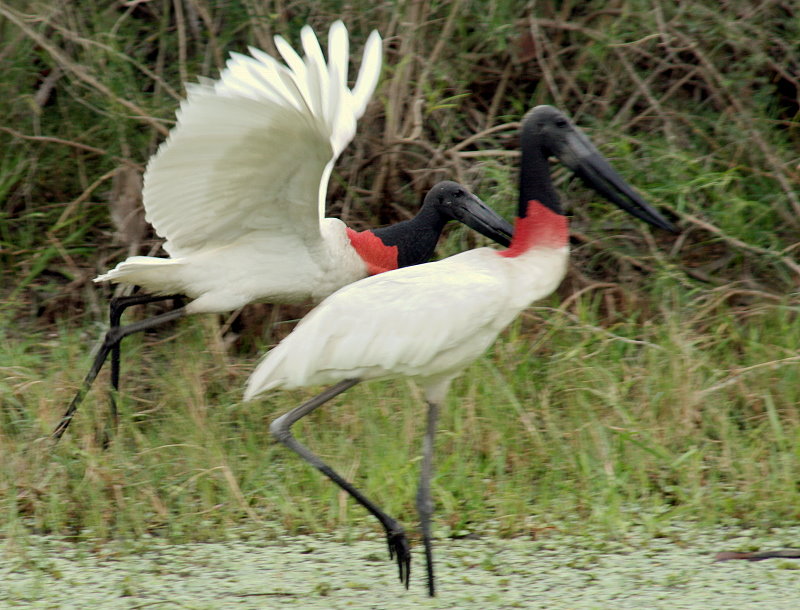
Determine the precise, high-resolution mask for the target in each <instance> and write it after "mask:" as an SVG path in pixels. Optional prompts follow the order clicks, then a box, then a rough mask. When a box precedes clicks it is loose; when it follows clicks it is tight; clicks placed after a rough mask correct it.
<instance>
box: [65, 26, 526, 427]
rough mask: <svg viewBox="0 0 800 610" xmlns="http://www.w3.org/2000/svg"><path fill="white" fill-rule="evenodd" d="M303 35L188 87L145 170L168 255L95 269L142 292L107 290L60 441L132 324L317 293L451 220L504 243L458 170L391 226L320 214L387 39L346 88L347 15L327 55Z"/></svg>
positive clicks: (151, 217)
mask: <svg viewBox="0 0 800 610" xmlns="http://www.w3.org/2000/svg"><path fill="white" fill-rule="evenodd" d="M301 40H302V45H303V50H304V52H305V57H304V58H301V57H300V56H299V55H298V54H297V53H296V52H295V51H294V50H293V49H292V47H291V46H290V45H289V43H287V42H286V41H285V40H284V39H283V38H281V37H280V36H276V37H275V46H276V47H277V49H278V51H279V52H280V54H281V55H282V57H283V59H284V61H285V62H286V64H285V65H284V64H282V63H280V62H278V61H277V60H275V59H273V58H272V57H270V56H269V55H267V54H266V53H264V52H262V51H259V50H257V49H253V48H251V49H250V52H251V54H252V57H248V56H244V55H239V54H236V53H233V54H231V59H230V60H229V61H228V63H227V66H226V68H225V70H224V71H223V72H222V74H221V75H220V78H219V80H218V81H216V82H214V81H204V82H201V83H199V84H195V85H188V86H187V90H188V97H187V99H186V100H185V101H183V102H182V103H181V107H180V109H179V110H178V113H177V125H176V126H175V127H174V128H173V129H172V131H171V132H170V134H169V137H168V138H167V140H166V141H165V142H164V143H163V144H162V145H161V147H160V148H159V150H158V152H157V153H156V154H155V156H154V157H153V158H152V159H151V160H150V162H149V163H148V166H147V171H146V172H145V176H144V191H143V199H144V206H145V210H146V219H147V220H148V222H150V223H151V224H152V225H153V227H154V228H155V230H156V232H157V233H158V234H159V235H160V236H162V237H164V238H166V241H165V242H164V250H166V251H167V253H168V254H169V258H156V257H150V256H133V257H130V258H128V259H127V260H125V261H123V262H121V263H120V264H118V265H117V266H116V267H115V268H114V269H112V270H111V271H109V272H108V273H105V274H103V275H101V276H99V277H98V278H96V279H95V282H106V281H111V282H118V283H122V284H128V285H133V286H141V287H142V288H144V290H145V292H146V293H147V294H137V295H134V296H132V297H126V298H123V299H117V300H115V301H112V303H111V315H110V326H111V328H110V330H109V331H108V333H107V334H106V335H105V337H104V340H103V342H102V344H101V346H100V349H99V351H98V353H97V354H96V357H95V360H94V362H93V365H92V368H91V369H90V371H89V373H88V374H87V376H86V378H85V379H84V382H83V384H82V386H81V388H80V389H79V390H78V392H77V394H76V395H75V398H74V399H73V401H72V403H71V404H70V406H69V408H68V409H67V411H66V413H65V414H64V416H63V418H62V420H61V422H60V423H59V424H58V426H57V427H56V429H55V431H54V432H53V436H54V437H55V438H56V439H58V438H60V437H61V436H62V435H63V434H64V431H65V430H66V429H67V426H68V425H69V423H70V421H71V419H72V417H73V416H74V413H75V410H76V409H77V407H78V405H79V403H80V401H81V400H82V398H83V396H84V395H85V393H86V392H87V391H88V389H89V387H91V384H92V382H93V381H94V379H95V377H96V376H97V374H98V373H99V371H100V368H101V367H102V365H103V363H104V361H105V360H106V358H107V357H108V355H109V353H110V354H111V366H112V371H111V383H112V386H113V387H114V389H118V388H119V344H120V341H121V340H122V339H123V338H124V337H126V336H128V335H130V334H132V333H135V332H139V331H142V330H145V329H149V328H153V327H155V326H158V325H160V324H163V323H165V322H168V321H171V320H175V319H177V318H180V317H182V316H185V315H188V314H195V313H212V312H225V311H231V310H234V309H238V308H239V307H242V306H244V305H246V304H248V303H253V302H259V301H260V302H271V303H295V302H303V301H308V300H312V301H319V300H321V299H322V298H324V297H326V296H327V295H329V294H331V293H332V292H334V291H335V290H337V289H338V288H341V287H342V286H345V285H347V284H349V283H351V282H354V281H356V280H359V279H361V278H364V277H367V275H373V274H375V273H380V272H382V271H386V270H388V269H395V268H397V267H403V266H407V265H416V264H419V263H422V262H425V261H427V260H429V259H430V257H431V256H432V255H433V251H434V248H435V247H436V242H437V240H438V238H439V236H440V235H441V232H442V229H443V228H444V225H445V224H446V223H447V222H448V221H449V220H459V221H461V222H463V223H465V224H467V225H468V226H470V227H472V228H473V229H475V230H477V231H479V232H480V233H482V234H484V235H486V236H487V237H490V238H492V239H494V240H496V241H498V242H499V243H501V244H503V245H508V243H509V240H510V237H511V233H512V231H513V228H512V226H511V225H510V224H509V223H508V222H507V221H505V220H504V219H502V218H501V217H500V216H498V215H497V214H496V213H495V212H493V211H492V210H490V209H489V208H488V207H486V206H485V205H484V204H483V203H482V202H481V201H480V200H479V199H478V198H477V197H475V196H474V195H472V194H471V193H470V192H469V191H467V190H466V189H464V188H463V187H461V186H460V185H458V184H456V183H454V182H443V183H440V184H438V185H436V186H435V187H434V188H433V189H431V191H430V192H429V193H428V194H427V196H426V197H425V200H424V202H423V205H422V208H421V210H420V212H419V214H418V215H417V216H416V217H415V218H413V219H411V220H408V221H404V222H401V223H398V224H396V225H393V226H389V227H384V228H381V229H374V230H371V231H362V232H360V233H359V232H356V231H353V230H352V229H349V228H348V227H346V226H345V224H344V223H343V222H342V221H341V220H338V219H335V218H325V217H324V212H325V195H326V193H327V189H328V179H329V176H330V173H331V170H332V168H333V164H334V162H335V161H336V159H337V158H338V156H339V155H340V154H341V152H342V150H343V149H344V148H345V147H346V146H347V144H348V143H349V142H350V140H351V139H352V138H353V135H354V134H355V130H356V121H357V119H358V118H360V117H361V115H362V114H363V113H364V110H365V108H366V106H367V102H369V99H370V97H371V96H372V93H373V91H374V89H375V86H376V84H377V82H378V76H379V74H380V68H381V38H380V36H379V35H378V33H377V32H375V31H373V32H372V34H370V36H369V38H368V40H367V43H366V46H365V48H364V56H363V59H362V62H361V68H360V70H359V74H358V78H357V79H356V83H355V86H354V87H353V89H352V90H351V89H349V88H348V86H347V71H348V61H349V46H348V38H347V30H346V29H345V26H344V25H343V24H342V22H341V21H337V22H335V23H334V24H333V25H332V26H331V28H330V32H329V34H328V63H327V64H326V63H325V58H324V57H323V54H322V50H321V49H320V46H319V42H318V41H317V38H316V36H315V35H314V32H313V31H312V29H311V28H310V27H309V26H306V27H304V28H303V29H302V31H301ZM175 295H185V296H187V297H189V298H190V299H192V300H191V301H190V302H189V303H188V304H187V305H186V306H185V307H178V308H176V309H173V310H171V311H168V312H166V313H164V314H161V315H159V316H156V317H153V318H150V319H146V320H143V321H140V322H136V323H134V324H130V325H128V326H124V327H120V325H119V323H120V317H121V315H122V311H123V310H124V309H125V308H126V307H129V306H131V305H137V304H142V303H147V302H152V301H156V300H163V299H166V298H174V297H175ZM113 409H114V404H113V395H112V410H113Z"/></svg>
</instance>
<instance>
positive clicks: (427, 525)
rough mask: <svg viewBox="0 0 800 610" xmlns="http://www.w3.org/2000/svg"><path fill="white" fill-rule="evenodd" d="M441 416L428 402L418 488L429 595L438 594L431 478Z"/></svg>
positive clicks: (436, 408) (437, 407)
mask: <svg viewBox="0 0 800 610" xmlns="http://www.w3.org/2000/svg"><path fill="white" fill-rule="evenodd" d="M438 418H439V405H437V404H436V403H433V402H428V425H427V427H426V429H425V437H424V438H423V439H422V466H421V468H420V473H419V488H418V489H417V512H418V513H419V521H420V527H421V529H422V540H423V542H424V543H425V564H426V566H427V568H428V595H430V596H431V597H433V596H435V595H436V587H435V585H434V580H433V549H432V547H431V515H433V499H432V498H431V478H432V477H433V442H434V437H435V436H436V421H437V419H438Z"/></svg>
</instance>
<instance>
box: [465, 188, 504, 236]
mask: <svg viewBox="0 0 800 610" xmlns="http://www.w3.org/2000/svg"><path fill="white" fill-rule="evenodd" d="M452 214H453V218H454V219H455V220H458V221H460V222H463V223H464V224H465V225H467V226H468V227H469V228H471V229H474V230H476V231H477V232H478V233H480V234H481V235H485V236H486V237H488V238H489V239H492V240H494V241H496V242H497V243H498V244H500V245H501V246H506V247H508V245H509V244H511V238H512V237H513V236H514V227H513V226H512V225H511V223H510V222H508V221H507V220H506V219H505V218H503V217H502V216H500V215H498V214H497V212H495V211H494V210H493V209H492V208H490V207H489V206H488V205H486V204H485V203H483V201H481V200H480V199H479V198H478V197H477V196H475V195H473V194H472V193H470V192H469V191H466V189H465V190H464V194H463V195H460V196H459V197H457V198H456V199H455V201H454V202H453V206H452Z"/></svg>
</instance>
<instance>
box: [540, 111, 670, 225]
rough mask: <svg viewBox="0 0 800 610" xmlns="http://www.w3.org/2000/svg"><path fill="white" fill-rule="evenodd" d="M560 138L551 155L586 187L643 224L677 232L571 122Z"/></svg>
mask: <svg viewBox="0 0 800 610" xmlns="http://www.w3.org/2000/svg"><path fill="white" fill-rule="evenodd" d="M570 127H572V129H570V130H569V131H568V133H566V134H565V136H564V138H563V139H561V140H560V142H558V143H557V144H556V145H555V146H553V147H552V148H553V150H552V152H553V154H554V155H555V156H557V157H558V158H559V159H560V160H561V161H562V162H563V163H564V164H565V165H566V166H567V167H569V168H570V169H571V170H572V171H573V172H575V174H576V175H577V176H578V177H579V178H580V179H581V180H583V182H584V183H585V184H586V186H588V187H589V188H592V189H594V190H595V191H597V192H598V193H599V194H600V195H602V196H603V197H605V198H606V199H608V200H609V201H611V202H612V203H614V204H616V205H617V206H619V207H620V208H622V209H623V210H625V211H626V212H628V214H631V215H632V216H636V218H641V219H642V220H644V221H645V222H647V223H650V224H651V225H653V226H655V227H658V228H660V229H664V230H665V231H670V232H671V233H678V229H677V228H676V227H675V225H673V224H672V223H671V222H670V221H668V220H667V219H666V218H664V217H663V216H662V215H661V214H659V213H658V212H657V211H656V210H655V209H654V208H653V207H652V206H651V205H650V204H649V203H647V202H646V201H645V200H644V199H643V198H642V196H641V195H639V194H638V193H637V192H636V191H634V190H633V188H631V186H630V185H629V184H628V183H627V182H625V180H623V179H622V177H621V176H620V175H619V174H618V173H617V172H616V171H615V170H614V168H613V167H611V165H610V164H609V162H608V161H607V160H606V158H605V157H603V155H602V154H600V151H599V150H597V148H595V146H594V144H592V142H591V141H590V140H589V138H587V137H586V135H584V134H583V132H581V131H580V129H578V128H577V127H575V126H574V125H570Z"/></svg>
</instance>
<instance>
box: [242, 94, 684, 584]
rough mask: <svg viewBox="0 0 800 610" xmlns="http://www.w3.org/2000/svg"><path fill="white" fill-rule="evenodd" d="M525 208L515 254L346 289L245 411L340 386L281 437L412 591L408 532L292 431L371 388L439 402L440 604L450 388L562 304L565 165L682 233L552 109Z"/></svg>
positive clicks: (541, 129)
mask: <svg viewBox="0 0 800 610" xmlns="http://www.w3.org/2000/svg"><path fill="white" fill-rule="evenodd" d="M521 148H522V158H521V165H520V182H519V185H520V186H519V206H518V212H517V218H516V225H515V232H514V238H513V240H512V242H511V247H510V248H508V249H507V250H502V251H498V250H495V249H492V248H478V249H474V250H469V251H467V252H462V253H461V254H456V255H454V256H451V257H449V258H446V259H443V260H440V261H437V262H433V263H427V264H423V265H418V266H416V267H408V268H405V269H397V270H395V271H390V272H388V273H384V274H382V275H378V276H374V277H369V278H366V279H363V280H360V281H358V282H355V283H354V284H350V285H349V286H345V287H344V288H341V289H340V290H338V291H337V292H335V293H333V294H332V295H331V296H329V297H327V298H326V299H325V300H324V301H322V303H320V304H319V305H318V306H317V307H316V308H315V309H313V310H312V311H311V312H310V313H309V314H308V315H307V316H306V317H305V318H303V319H302V320H301V321H300V323H299V324H298V325H297V327H296V328H295V329H294V331H293V332H292V333H291V334H290V335H288V336H287V337H286V338H285V339H284V340H283V341H281V342H280V343H279V344H278V345H277V346H276V347H275V348H274V349H272V350H271V351H270V352H269V353H268V354H267V355H266V356H265V357H264V359H263V360H262V361H261V362H260V363H259V365H258V366H257V367H256V369H255V370H254V372H253V373H252V375H251V376H250V379H249V380H248V383H247V388H246V391H245V394H244V398H245V400H252V399H254V398H255V397H256V396H259V395H261V394H263V393H264V392H267V391H268V390H271V389H273V388H286V389H288V388H297V387H303V386H314V385H319V384H335V385H333V386H332V387H330V388H329V389H327V390H326V391H324V392H323V393H321V394H319V395H318V396H316V397H314V398H312V399H311V400H309V401H308V402H306V403H304V404H302V405H300V406H299V407H297V408H295V409H293V410H291V411H289V412H287V413H286V414H284V415H282V416H281V417H279V418H278V419H276V420H275V421H274V422H272V424H271V426H270V432H271V433H272V434H273V436H274V437H275V438H276V439H277V440H279V441H280V442H282V443H283V444H285V445H286V446H287V447H289V448H290V449H292V450H293V451H295V452H296V453H297V454H299V455H300V457H302V458H303V459H305V460H306V461H308V462H309V463H310V464H312V465H313V466H315V467H316V468H318V469H319V470H320V471H321V472H322V473H323V474H325V475H326V476H328V477H329V478H331V479H332V480H333V481H334V482H335V483H336V484H338V485H339V486H340V487H341V488H342V489H344V490H345V491H347V492H348V493H349V494H350V495H351V496H353V498H355V500H356V501H357V502H359V503H360V504H361V505H363V506H364V507H365V508H366V509H367V510H368V511H369V512H370V513H371V514H372V515H374V516H375V517H376V518H377V519H378V521H380V523H381V525H382V526H383V528H384V529H385V531H386V535H387V538H388V544H389V554H390V557H396V559H397V564H398V568H399V572H400V580H401V582H403V583H404V584H405V586H406V588H407V587H408V584H409V573H410V567H411V556H410V553H409V545H408V542H407V540H406V535H405V532H404V530H403V527H402V526H401V525H400V523H398V522H397V521H396V520H395V519H393V518H392V517H390V516H389V515H387V514H386V513H385V512H383V511H382V510H381V509H380V508H379V507H378V506H377V505H376V504H375V503H374V502H372V501H371V500H369V499H368V498H366V497H365V496H364V495H363V494H362V493H361V492H360V491H359V490H358V489H356V487H355V486H353V485H352V484H351V483H349V482H348V481H346V480H344V479H343V478H342V477H341V476H340V475H339V474H338V473H336V472H335V471H334V470H333V469H332V468H331V467H330V466H328V465H327V464H326V463H325V462H323V461H322V460H321V459H320V458H319V457H317V456H316V455H315V454H314V453H313V452H312V451H311V450H310V449H308V448H307V447H305V446H304V445H302V444H301V443H300V442H298V441H297V439H296V438H295V437H294V436H293V435H292V431H291V428H292V425H293V424H294V423H295V422H297V421H298V420H299V419H300V418H302V417H304V416H306V415H308V414H309V413H311V412H312V411H314V410H315V409H317V408H318V407H319V406H321V405H322V404H324V403H325V402H326V401H328V400H330V399H331V398H333V397H334V396H336V395H337V394H340V393H341V392H344V391H345V390H347V389H348V388H350V387H352V386H353V385H355V384H356V383H358V382H360V381H364V380H368V379H378V378H392V377H409V378H414V379H415V380H417V381H418V382H419V383H420V385H421V386H422V388H423V390H424V394H425V398H426V401H427V403H428V412H427V426H426V431H425V436H424V440H423V445H422V447H423V449H422V455H423V459H422V465H421V468H420V479H419V488H418V493H417V498H416V505H417V510H418V512H419V517H420V524H421V529H422V537H423V541H424V545H425V556H426V567H427V580H428V593H429V594H430V595H431V596H433V595H434V594H435V584H434V573H433V556H432V548H431V524H430V521H431V515H432V512H433V502H432V499H431V492H430V481H431V476H432V472H433V446H434V434H435V431H436V422H437V417H438V413H439V408H440V405H441V404H442V402H443V401H444V399H445V395H446V394H447V391H448V388H449V387H450V383H451V382H452V381H453V379H454V378H455V377H456V376H457V375H458V374H459V373H460V372H461V371H463V370H464V368H465V367H466V366H467V365H468V364H470V363H471V362H472V361H473V360H475V359H476V358H477V357H478V356H480V355H481V354H482V353H483V352H484V351H485V350H486V349H487V348H488V347H489V346H490V345H491V344H492V343H493V342H494V341H495V339H496V338H497V336H498V334H499V333H500V332H501V331H502V330H503V329H504V328H505V327H506V326H508V324H509V323H510V322H511V321H512V320H513V319H514V318H515V317H516V316H517V314H519V313H520V311H522V310H523V309H524V308H526V307H527V306H528V305H529V304H530V303H532V302H533V301H535V300H537V299H541V298H543V297H545V296H547V295H549V294H550V293H552V292H553V291H554V290H555V289H556V287H557V286H558V285H559V283H560V282H561V280H562V278H563V277H564V274H565V273H566V270H567V262H568V256H569V248H568V227H567V218H566V216H564V211H563V210H562V208H561V205H560V203H559V199H558V196H557V194H556V191H555V189H554V187H553V182H552V180H551V177H550V169H549V165H548V160H547V159H548V157H549V156H550V155H554V156H556V157H558V158H559V159H560V160H561V161H563V162H564V163H565V164H566V165H567V166H569V167H570V168H571V169H572V170H573V171H574V172H575V173H576V174H578V175H579V176H580V177H581V178H582V179H583V181H584V182H585V183H586V185H587V186H589V187H591V188H593V189H594V190H596V191H597V192H598V193H600V194H602V195H603V196H604V197H605V198H607V199H609V200H610V201H612V202H613V203H615V204H616V205H617V206H619V207H620V208H622V209H623V210H625V211H627V212H629V213H630V214H633V215H634V216H637V217H638V218H641V219H642V220H645V221H646V222H648V223H650V224H652V225H654V226H656V227H660V228H662V229H665V230H667V231H673V232H674V231H675V227H674V226H673V225H672V224H671V223H670V222H668V221H667V220H666V219H664V218H663V217H662V216H661V215H660V214H659V213H658V212H657V211H656V210H655V209H653V208H652V207H651V206H650V205H649V204H648V203H647V202H646V201H645V200H644V199H643V198H642V197H641V196H640V195H638V194H637V193H636V192H635V191H634V190H633V189H632V188H631V187H630V186H628V184H627V183H626V182H625V181H624V180H623V179H622V178H621V177H620V176H619V175H618V174H617V173H616V172H615V171H614V170H613V169H612V167H611V166H610V165H609V163H608V162H607V161H606V160H605V159H604V158H603V156H602V155H601V154H600V152H599V151H598V150H597V149H596V148H595V147H594V146H593V145H592V143H591V142H590V141H589V139H588V138H587V137H586V136H585V135H584V134H583V133H582V132H581V131H580V130H579V129H578V128H577V127H575V126H574V125H573V124H572V123H571V122H570V121H569V120H568V119H567V117H566V116H565V115H564V114H563V113H562V112H560V111H559V110H557V109H556V108H553V107H551V106H537V107H536V108H533V109H532V110H531V111H529V112H528V114H527V115H526V116H525V118H524V120H523V122H522V127H521Z"/></svg>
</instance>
